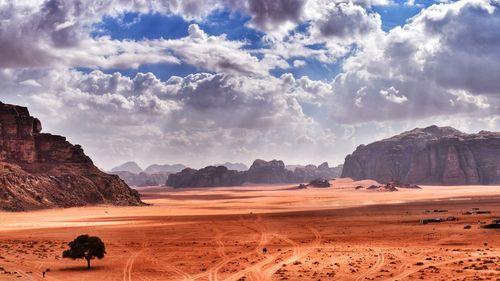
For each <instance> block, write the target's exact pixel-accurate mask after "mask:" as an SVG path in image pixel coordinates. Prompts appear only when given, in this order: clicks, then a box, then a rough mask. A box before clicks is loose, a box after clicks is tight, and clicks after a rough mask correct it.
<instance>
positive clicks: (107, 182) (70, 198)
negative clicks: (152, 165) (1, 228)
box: [0, 103, 142, 211]
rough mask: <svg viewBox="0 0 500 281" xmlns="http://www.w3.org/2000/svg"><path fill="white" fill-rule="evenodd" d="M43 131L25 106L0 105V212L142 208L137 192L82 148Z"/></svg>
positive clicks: (63, 138)
mask: <svg viewBox="0 0 500 281" xmlns="http://www.w3.org/2000/svg"><path fill="white" fill-rule="evenodd" d="M41 130H42V125H41V123H40V121H39V120H38V119H36V118H34V117H32V116H30V114H29V111H28V109H27V108H26V107H21V106H16V105H9V104H3V103H0V209H3V210H13V211H20V210H29V209H41V208H49V207H71V206H83V205H86V204H99V203H107V204H117V205H139V204H142V202H141V201H140V199H139V194H138V193H137V191H135V190H133V189H130V188H129V187H128V186H127V185H126V184H125V183H124V182H123V181H122V180H121V179H120V178H119V177H118V176H114V175H108V174H105V173H103V172H102V171H100V170H99V169H98V168H97V167H95V166H94V164H93V163H92V160H91V159H90V158H89V157H88V156H86V155H85V153H84V152H83V149H82V148H81V147H80V146H79V145H72V144H70V143H69V142H68V141H66V138H65V137H62V136H56V135H51V134H45V133H41Z"/></svg>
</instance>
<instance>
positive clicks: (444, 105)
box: [331, 0, 500, 123]
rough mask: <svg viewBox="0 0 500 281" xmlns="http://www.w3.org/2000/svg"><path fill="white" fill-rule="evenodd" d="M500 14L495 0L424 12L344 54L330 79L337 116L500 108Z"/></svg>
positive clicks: (358, 118) (418, 115) (361, 118)
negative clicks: (338, 70)
mask: <svg viewBox="0 0 500 281" xmlns="http://www.w3.org/2000/svg"><path fill="white" fill-rule="evenodd" d="M499 19H500V12H499V9H498V4H497V3H496V2H490V1H472V0H470V1H469V0H464V1H458V2H454V3H450V4H439V5H434V6H431V7H429V8H428V9H424V10H422V11H421V12H420V13H419V14H418V15H416V16H415V17H414V18H413V19H411V20H410V22H409V23H408V24H406V25H405V26H403V27H396V28H394V29H393V30H391V31H390V32H389V33H387V34H386V35H384V36H381V37H379V38H380V40H378V41H377V42H373V44H371V45H365V46H364V48H363V49H362V50H361V51H360V52H358V53H356V54H355V55H353V56H351V57H349V58H348V59H346V62H345V64H344V66H343V72H342V73H341V74H340V75H338V76H337V77H336V78H335V80H334V82H333V84H332V87H333V92H334V93H335V94H334V95H333V96H332V97H333V98H332V100H331V105H332V107H333V108H336V109H337V110H334V111H333V113H332V117H333V118H334V119H335V120H337V121H340V122H346V123H349V122H352V123H357V122H368V121H370V120H380V121H384V120H385V121H389V120H395V119H404V120H408V119H422V118H426V117H429V116H443V115H462V114H481V115H483V116H485V115H491V114H493V115H496V114H498V113H499V108H498V106H499V99H498V93H499V92H498V87H495V84H496V82H495V81H498V80H499V79H500V76H499V75H500V74H499V73H500V72H499V69H498V65H495V63H494V62H495V61H498V60H499V59H500V52H499V49H498V48H497V46H498V43H499V42H500V33H498V32H497V30H499V29H500V20H499ZM337 105H339V106H337ZM346 106H347V107H348V108H349V110H347V109H345V108H346Z"/></svg>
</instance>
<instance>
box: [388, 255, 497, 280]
mask: <svg viewBox="0 0 500 281" xmlns="http://www.w3.org/2000/svg"><path fill="white" fill-rule="evenodd" d="M496 257H498V254H492V255H485V256H483V255H478V256H475V257H464V258H457V259H452V260H446V261H442V262H435V263H429V264H426V265H425V266H418V267H415V268H413V269H409V270H406V271H404V272H403V273H401V274H399V275H397V276H395V277H392V278H391V279H388V280H389V281H396V280H402V279H403V278H406V277H408V276H410V275H412V274H414V273H415V272H418V271H419V270H421V269H422V268H425V267H429V266H431V265H432V266H441V265H447V264H450V263H454V262H459V261H467V260H469V259H472V258H496Z"/></svg>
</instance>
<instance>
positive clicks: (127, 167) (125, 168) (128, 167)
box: [111, 161, 142, 174]
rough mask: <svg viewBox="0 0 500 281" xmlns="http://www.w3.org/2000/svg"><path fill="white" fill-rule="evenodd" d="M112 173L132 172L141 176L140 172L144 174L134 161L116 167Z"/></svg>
mask: <svg viewBox="0 0 500 281" xmlns="http://www.w3.org/2000/svg"><path fill="white" fill-rule="evenodd" d="M111 172H130V173H134V174H139V173H140V172H142V168H141V167H140V166H139V165H137V163H135V162H134V161H129V162H126V163H123V164H121V165H120V166H117V167H114V168H113V169H111Z"/></svg>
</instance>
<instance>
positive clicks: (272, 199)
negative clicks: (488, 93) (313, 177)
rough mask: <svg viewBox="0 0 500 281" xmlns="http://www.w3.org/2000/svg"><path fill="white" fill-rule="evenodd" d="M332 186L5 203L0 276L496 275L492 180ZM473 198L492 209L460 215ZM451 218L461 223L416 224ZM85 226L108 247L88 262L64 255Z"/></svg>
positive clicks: (497, 194)
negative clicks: (61, 205)
mask: <svg viewBox="0 0 500 281" xmlns="http://www.w3.org/2000/svg"><path fill="white" fill-rule="evenodd" d="M333 183H334V185H333V187H332V188H325V189H319V188H312V189H311V188H309V189H305V190H294V189H292V187H293V186H291V185H270V186H245V187H234V188H222V187H221V188H214V189H182V190H172V189H163V188H151V189H147V188H146V189H142V190H141V193H142V194H143V198H144V200H145V201H146V202H148V203H152V204H154V205H153V206H148V207H112V206H96V207H85V208H71V209H55V210H45V211H37V212H28V213H5V212H3V213H0V280H417V279H418V280H422V279H423V280H481V279H483V280H500V230H488V229H483V228H480V227H479V224H478V222H479V221H484V222H489V221H491V220H492V219H494V218H498V217H500V204H499V203H500V187H498V186H459V187H457V186H455V187H430V186H429V187H427V186H426V187H424V188H423V189H421V190H406V189H401V190H400V191H398V192H392V193H390V192H378V191H367V190H363V189H361V190H354V187H355V186H357V185H359V184H362V185H365V186H368V185H370V184H371V183H372V182H369V181H365V182H352V181H350V180H345V179H342V180H337V181H335V182H333ZM474 207H479V208H481V209H484V210H490V211H492V213H491V214H485V215H462V212H464V211H466V210H470V209H471V208H474ZM434 209H446V210H448V212H447V213H424V210H434ZM448 216H455V217H458V218H459V220H458V221H450V222H443V223H437V224H427V225H421V224H419V220H420V219H421V218H434V217H441V218H446V217H448ZM466 223H468V224H471V225H472V228H471V229H469V230H466V229H463V225H464V224H466ZM83 233H87V234H90V235H98V236H100V237H101V238H102V239H103V240H104V242H105V243H106V245H107V253H108V254H107V256H106V257H105V258H104V259H103V260H94V261H92V265H93V268H92V269H91V270H86V269H85V261H83V260H77V261H72V260H66V259H61V258H60V257H61V252H62V250H63V249H64V248H66V243H67V242H68V241H70V240H72V239H73V238H74V237H76V236H77V235H79V234H83ZM264 247H265V248H267V249H268V252H267V253H266V254H264V253H263V252H262V249H263V248H264ZM48 268H50V272H48V273H47V275H46V278H45V279H42V275H41V272H42V271H43V270H46V269H48ZM6 272H8V273H6ZM480 278H481V279H480Z"/></svg>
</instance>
